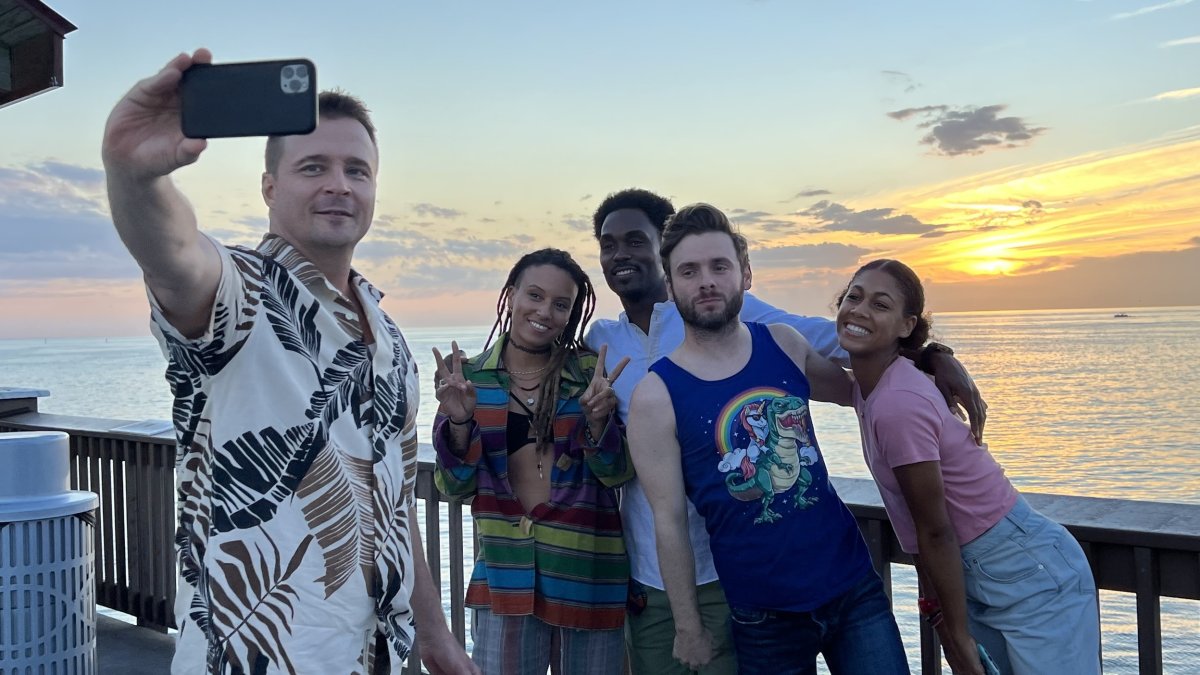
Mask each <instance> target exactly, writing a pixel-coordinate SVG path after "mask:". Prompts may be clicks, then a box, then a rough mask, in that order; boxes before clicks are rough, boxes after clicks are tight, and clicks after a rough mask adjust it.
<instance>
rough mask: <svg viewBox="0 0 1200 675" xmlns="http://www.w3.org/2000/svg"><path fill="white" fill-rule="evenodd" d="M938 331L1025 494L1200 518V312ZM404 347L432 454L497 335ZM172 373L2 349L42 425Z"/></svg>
mask: <svg viewBox="0 0 1200 675" xmlns="http://www.w3.org/2000/svg"><path fill="white" fill-rule="evenodd" d="M1117 313H1125V314H1128V315H1129V316H1127V317H1115V316H1114V314H1117ZM934 330H935V333H936V335H937V337H938V338H939V339H941V340H942V341H943V342H946V343H948V344H951V345H953V346H954V348H955V349H956V350H957V352H958V355H959V357H960V358H961V360H962V361H963V363H965V364H966V365H967V367H968V368H969V369H970V371H971V373H972V375H973V376H974V377H975V380H976V382H977V383H978V385H979V387H980V389H981V390H982V391H983V394H984V397H985V398H986V400H987V402H988V404H989V406H990V407H989V409H988V422H987V429H986V432H985V437H986V440H987V442H988V445H989V449H990V450H991V452H992V454H993V455H995V456H996V458H997V459H998V460H999V461H1000V462H1001V463H1002V464H1003V465H1004V466H1005V468H1006V469H1007V471H1008V475H1009V477H1010V478H1011V479H1012V481H1013V482H1014V483H1015V484H1016V485H1017V486H1018V487H1019V488H1021V489H1023V490H1027V491H1036V492H1055V493H1060V494H1069V495H1084V496H1090V497H1120V498H1126V499H1142V500H1153V501H1165V502H1186V503H1192V504H1200V441H1197V439H1200V395H1197V393H1196V390H1197V388H1200V308H1197V307H1187V308H1135V309H1120V308H1114V309H1106V310H1043V311H1022V312H977V313H960V314H945V315H939V316H936V317H935V318H934ZM405 336H406V337H407V339H408V341H409V345H410V347H411V348H412V350H413V351H414V353H415V354H416V356H417V358H418V364H419V368H420V369H421V373H422V392H421V399H422V406H421V408H420V420H421V424H420V427H419V428H420V429H421V434H422V440H423V441H427V440H428V429H429V426H430V424H431V422H432V420H433V413H434V410H435V408H436V405H435V402H434V398H433V393H432V388H431V385H430V382H431V381H432V380H431V378H430V377H429V374H430V373H432V372H433V356H432V354H431V351H430V349H431V348H432V347H435V346H436V347H438V348H439V349H441V350H442V352H443V353H446V352H447V351H448V350H449V344H450V341H451V340H452V339H456V340H458V342H459V345H460V346H461V347H462V348H463V349H465V350H466V351H468V352H471V353H474V352H475V351H478V350H479V349H480V348H481V347H482V346H483V341H484V339H485V338H486V337H487V328H486V327H468V328H420V329H409V330H406V331H405ZM162 371H163V359H162V356H161V354H160V352H159V350H158V347H157V345H156V344H155V343H154V341H153V340H152V339H151V338H148V337H139V338H109V339H86V340H65V339H49V340H0V386H21V387H31V388H39V389H47V390H49V391H50V392H51V395H50V397H48V398H45V399H42V401H41V410H42V411H43V412H49V413H60V414H69V415H82V416H89V417H110V418H116V419H123V420H143V419H164V420H165V419H169V417H170V399H169V396H168V391H167V386H166V383H165V382H164V381H163V377H162ZM813 418H814V424H815V426H816V430H817V436H818V438H819V439H820V441H821V447H822V448H823V450H824V453H825V456H826V459H827V461H828V463H829V465H830V470H831V472H832V473H834V474H835V475H841V476H852V477H859V478H869V477H870V475H869V474H868V473H867V469H866V466H865V464H864V463H863V460H862V452H861V449H860V446H859V437H858V427H857V424H856V422H855V418H854V415H853V414H850V413H848V412H847V411H845V410H840V409H837V408H836V407H833V406H826V405H822V404H818V405H817V406H815V407H814V411H813ZM468 531H469V529H468ZM467 548H468V549H469V548H470V547H467ZM442 559H443V560H448V559H449V551H448V550H445V551H443V554H442ZM468 564H469V561H468ZM893 574H894V584H895V589H896V594H897V597H896V602H897V607H898V608H900V609H901V610H902V611H900V612H899V614H900V618H901V631H902V633H904V637H905V641H906V644H907V645H908V646H909V648H910V654H911V655H912V659H913V663H914V664H916V663H918V662H919V661H918V656H917V654H918V652H917V649H916V646H917V639H918V638H917V627H916V625H915V624H914V623H913V622H912V621H911V617H912V616H913V615H914V613H910V612H908V608H911V607H915V604H916V603H915V594H914V591H913V590H911V589H915V580H914V576H913V574H912V572H911V568H908V567H905V566H895V567H894V569H893ZM442 578H443V579H447V578H449V577H448V570H447V569H443V573H442ZM444 599H445V601H446V603H447V605H448V603H449V597H448V595H447V596H446V597H445V598H444ZM1162 608H1163V617H1162V628H1163V649H1164V660H1165V662H1166V671H1167V672H1172V673H1183V672H1197V670H1195V669H1196V668H1198V667H1200V602H1193V601H1183V600H1171V599H1164V600H1163V601H1162ZM1101 613H1102V621H1103V627H1104V661H1105V670H1106V672H1110V673H1132V672H1137V643H1136V628H1135V627H1136V612H1135V606H1134V602H1133V598H1132V596H1130V595H1128V594H1123V593H1114V592H1108V591H1105V592H1103V593H1101Z"/></svg>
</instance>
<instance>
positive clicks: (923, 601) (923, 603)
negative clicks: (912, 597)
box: [917, 598, 942, 614]
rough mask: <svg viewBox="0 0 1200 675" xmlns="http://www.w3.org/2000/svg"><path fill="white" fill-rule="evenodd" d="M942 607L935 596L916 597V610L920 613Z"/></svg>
mask: <svg viewBox="0 0 1200 675" xmlns="http://www.w3.org/2000/svg"><path fill="white" fill-rule="evenodd" d="M941 609H942V603H941V601H940V600H938V599H937V598H917V611H919V612H920V613H921V614H933V613H934V612H937V611H939V610H941Z"/></svg>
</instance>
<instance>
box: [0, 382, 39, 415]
mask: <svg viewBox="0 0 1200 675" xmlns="http://www.w3.org/2000/svg"><path fill="white" fill-rule="evenodd" d="M49 395H50V392H48V391H46V390H45V389H24V388H18V387H0V417H7V416H8V415H19V414H21V413H35V412H37V411H38V399H39V398H41V397H43V396H49Z"/></svg>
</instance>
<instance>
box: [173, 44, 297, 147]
mask: <svg viewBox="0 0 1200 675" xmlns="http://www.w3.org/2000/svg"><path fill="white" fill-rule="evenodd" d="M179 96H180V105H181V108H182V111H181V117H182V126H183V135H184V136H187V137H188V138H232V137H237V136H283V135H287V134H307V133H309V132H310V131H312V130H313V129H315V128H316V127H317V69H316V68H315V67H314V66H313V64H312V61H309V60H308V59H285V60H282V61H253V62H248V63H222V64H219V65H212V64H203V63H198V64H196V65H194V66H192V67H191V68H188V69H187V70H185V71H184V72H183V80H182V82H180V84H179Z"/></svg>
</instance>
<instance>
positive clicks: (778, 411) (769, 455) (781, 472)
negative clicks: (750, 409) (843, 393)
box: [725, 396, 817, 525]
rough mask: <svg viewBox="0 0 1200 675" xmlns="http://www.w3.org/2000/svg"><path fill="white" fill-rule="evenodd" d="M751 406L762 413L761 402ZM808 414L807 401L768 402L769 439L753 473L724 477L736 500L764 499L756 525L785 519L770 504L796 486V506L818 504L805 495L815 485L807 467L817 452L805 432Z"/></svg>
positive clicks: (792, 398)
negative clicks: (806, 414)
mask: <svg viewBox="0 0 1200 675" xmlns="http://www.w3.org/2000/svg"><path fill="white" fill-rule="evenodd" d="M751 405H754V406H755V407H756V411H755V412H758V413H760V414H761V411H762V403H758V404H751ZM805 412H806V406H805V403H804V399H801V398H798V397H795V396H786V397H780V398H776V399H774V400H772V401H770V402H769V403H767V406H766V421H767V425H766V426H767V430H768V431H767V437H766V439H765V443H762V451H761V452H759V454H758V457H757V458H756V459H755V460H754V462H753V465H754V470H752V471H746V470H743V471H730V472H729V473H728V474H726V476H725V487H726V489H728V490H729V494H731V495H733V496H734V497H735V498H737V499H739V500H741V501H747V502H748V501H754V500H762V503H763V509H762V512H761V513H759V515H758V516H757V517H756V518H755V519H754V523H755V524H756V525H757V524H760V523H773V522H775V521H777V520H779V519H780V518H782V517H783V516H781V515H780V514H778V513H776V512H775V511H772V510H771V503H772V502H774V501H775V496H776V495H778V494H781V493H784V492H787V491H788V490H790V489H791V488H793V487H796V488H797V490H796V496H795V504H796V506H797V507H799V508H802V509H803V508H807V507H809V506H811V505H812V504H814V503H815V502H816V501H817V499H816V497H805V496H804V492H805V491H806V490H807V489H808V487H809V485H811V484H812V474H810V473H809V471H808V469H807V468H806V467H808V466H809V465H811V464H813V463H814V462H815V451H813V450H812V448H811V447H810V446H811V442H810V440H809V436H808V433H807V432H806V430H805ZM756 440H757V439H756ZM801 443H802V444H803V447H801ZM739 454H740V453H739ZM748 459H749V458H748V457H747V458H745V459H743V460H742V461H743V462H745V461H747V460H748ZM729 468H733V467H729ZM726 470H728V469H726Z"/></svg>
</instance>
